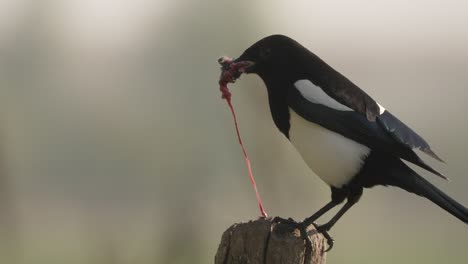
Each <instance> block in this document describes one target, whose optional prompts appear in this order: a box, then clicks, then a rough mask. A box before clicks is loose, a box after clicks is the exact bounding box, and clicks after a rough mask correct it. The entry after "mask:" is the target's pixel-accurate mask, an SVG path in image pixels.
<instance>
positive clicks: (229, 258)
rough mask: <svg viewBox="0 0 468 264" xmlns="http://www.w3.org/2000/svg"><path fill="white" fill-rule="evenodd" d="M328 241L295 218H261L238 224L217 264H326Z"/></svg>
mask: <svg viewBox="0 0 468 264" xmlns="http://www.w3.org/2000/svg"><path fill="white" fill-rule="evenodd" d="M326 244H327V243H326V240H325V239H324V237H323V236H322V235H321V234H319V233H317V231H316V230H315V228H314V227H313V226H310V227H309V228H308V229H307V230H304V229H302V228H300V226H299V224H298V223H296V222H295V221H294V220H292V219H287V220H286V219H281V218H279V217H276V218H274V219H271V218H268V219H265V218H260V219H258V220H255V221H249V222H247V223H239V224H234V225H232V226H231V227H229V228H228V229H227V230H226V231H224V234H223V236H222V238H221V242H220V244H219V247H218V252H216V256H215V264H247V263H249V264H280V263H288V264H325V259H326V253H325V250H326V247H327V245H326Z"/></svg>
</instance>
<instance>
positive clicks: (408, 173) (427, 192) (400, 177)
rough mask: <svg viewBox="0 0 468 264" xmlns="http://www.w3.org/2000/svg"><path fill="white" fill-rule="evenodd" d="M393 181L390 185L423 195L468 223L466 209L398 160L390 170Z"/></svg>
mask: <svg viewBox="0 0 468 264" xmlns="http://www.w3.org/2000/svg"><path fill="white" fill-rule="evenodd" d="M393 168H395V167H393ZM391 174H392V178H393V181H392V183H390V185H395V186H398V187H401V188H403V189H405V190H407V191H409V192H412V193H415V194H417V195H420V196H422V197H425V198H427V199H429V200H431V201H432V202H434V203H435V204H437V205H438V206H440V207H441V208H442V209H444V210H445V211H447V212H449V213H450V214H452V215H453V216H455V217H456V218H458V219H460V220H462V221H463V222H464V223H466V224H468V209H467V208H466V207H465V206H463V205H461V204H460V203H458V202H457V201H455V200H454V199H452V198H451V197H449V196H448V195H447V194H445V193H443V192H442V191H441V190H439V189H438V188H437V187H435V186H434V185H432V184H431V183H430V182H428V181H427V180H426V179H424V178H423V177H421V176H419V175H418V174H417V173H416V172H415V171H413V170H412V169H411V168H409V167H408V166H406V164H404V163H403V162H401V161H400V166H399V168H398V169H396V170H394V171H392V173H391Z"/></svg>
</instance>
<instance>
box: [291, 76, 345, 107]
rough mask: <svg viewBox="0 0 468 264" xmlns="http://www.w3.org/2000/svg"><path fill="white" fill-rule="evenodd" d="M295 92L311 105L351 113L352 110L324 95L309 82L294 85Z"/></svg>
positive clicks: (298, 82) (300, 81)
mask: <svg viewBox="0 0 468 264" xmlns="http://www.w3.org/2000/svg"><path fill="white" fill-rule="evenodd" d="M294 86H295V87H296V89H297V90H299V92H300V93H301V94H302V96H304V98H306V99H307V100H309V101H310V102H312V103H315V104H321V105H325V106H327V107H330V108H333V109H335V110H339V111H353V109H351V108H349V107H347V106H346V105H343V104H341V103H339V102H338V101H336V100H335V99H333V98H332V97H330V96H329V95H328V94H326V93H325V92H324V91H323V90H322V88H320V87H319V86H317V85H315V84H313V83H312V82H311V81H309V80H299V81H297V82H295V83H294Z"/></svg>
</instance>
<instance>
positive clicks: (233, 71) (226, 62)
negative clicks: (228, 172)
mask: <svg viewBox="0 0 468 264" xmlns="http://www.w3.org/2000/svg"><path fill="white" fill-rule="evenodd" d="M218 62H219V64H221V66H222V70H221V76H220V78H219V90H220V91H221V93H222V98H223V99H226V102H227V104H228V106H229V109H231V113H232V117H233V119H234V125H235V127H236V133H237V139H238V140H239V144H240V146H241V148H242V152H243V153H244V157H245V163H246V165H247V170H248V172H249V177H250V181H251V183H252V186H253V188H254V190H255V195H256V196H257V202H258V207H259V209H260V213H261V214H262V216H263V217H268V214H267V213H266V212H265V210H264V209H263V204H262V200H261V199H260V194H259V193H258V190H257V184H256V183H255V179H254V177H253V173H252V166H251V165H250V160H249V156H248V155H247V151H246V150H245V147H244V144H243V143H242V138H241V136H240V132H239V126H238V125H237V118H236V113H235V112H234V107H233V106H232V103H231V92H230V91H229V89H228V87H227V84H228V83H233V82H235V80H236V79H237V78H238V77H239V76H240V74H241V73H242V72H243V68H244V67H246V66H247V65H246V63H245V62H238V63H236V62H233V61H232V59H231V58H228V57H222V58H220V59H219V60H218Z"/></svg>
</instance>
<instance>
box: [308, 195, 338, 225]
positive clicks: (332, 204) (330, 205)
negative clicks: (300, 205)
mask: <svg viewBox="0 0 468 264" xmlns="http://www.w3.org/2000/svg"><path fill="white" fill-rule="evenodd" d="M338 204H339V203H336V202H334V201H331V202H329V203H327V204H326V205H325V206H324V207H322V208H320V210H318V211H317V212H315V213H314V214H313V215H311V216H309V217H307V218H306V219H305V220H304V221H302V225H303V226H304V227H305V228H307V227H308V226H310V225H313V224H314V222H315V220H317V219H318V218H319V217H321V216H322V215H324V214H325V213H326V212H328V211H330V210H331V209H333V208H334V207H335V206H337V205H338Z"/></svg>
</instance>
